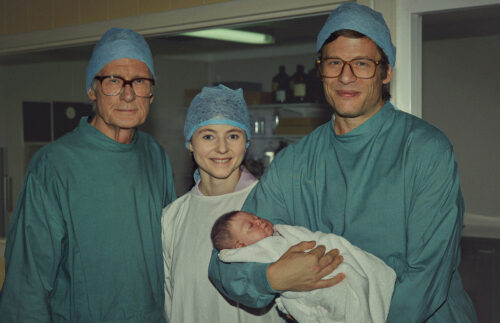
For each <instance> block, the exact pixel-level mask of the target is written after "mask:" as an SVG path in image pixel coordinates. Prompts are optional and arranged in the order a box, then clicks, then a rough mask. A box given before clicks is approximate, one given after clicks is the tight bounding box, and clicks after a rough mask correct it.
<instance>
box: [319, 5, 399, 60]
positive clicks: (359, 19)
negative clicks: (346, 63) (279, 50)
mask: <svg viewBox="0 0 500 323" xmlns="http://www.w3.org/2000/svg"><path fill="white" fill-rule="evenodd" d="M342 29H350V30H354V31H357V32H359V33H362V34H363V35H365V36H367V37H369V38H370V39H371V40H373V41H374V42H375V44H377V45H378V46H379V47H380V48H382V50H383V51H384V53H385V55H387V57H388V58H389V64H391V66H392V68H394V64H395V63H396V47H394V45H393V44H392V41H391V33H390V31H389V28H388V27H387V25H386V24H385V21H384V17H383V16H382V14H381V13H380V12H377V11H375V10H373V9H371V8H369V7H367V6H364V5H360V4H357V3H353V2H350V3H345V4H342V5H340V6H339V7H337V8H336V9H335V10H333V11H332V13H331V14H330V16H329V17H328V19H327V20H326V22H325V24H324V25H323V28H321V31H320V32H319V34H318V39H317V41H316V52H319V51H320V50H321V47H323V45H324V44H325V41H326V40H327V39H328V38H329V37H330V35H331V34H333V33H334V32H336V31H338V30H342Z"/></svg>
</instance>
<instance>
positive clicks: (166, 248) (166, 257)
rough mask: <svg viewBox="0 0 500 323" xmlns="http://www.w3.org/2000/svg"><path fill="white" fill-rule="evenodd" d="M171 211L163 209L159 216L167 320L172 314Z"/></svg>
mask: <svg viewBox="0 0 500 323" xmlns="http://www.w3.org/2000/svg"><path fill="white" fill-rule="evenodd" d="M173 218H174V217H173V216H172V213H171V212H169V207H166V208H165V209H163V215H162V217H161V241H162V250H163V268H164V272H165V281H164V286H163V287H164V289H165V314H166V318H167V322H168V321H169V320H170V317H171V315H172V295H173V290H172V281H171V277H172V275H171V270H172V256H173V255H172V253H173V250H172V249H173V247H172V246H173V240H174V235H175V232H174V221H173Z"/></svg>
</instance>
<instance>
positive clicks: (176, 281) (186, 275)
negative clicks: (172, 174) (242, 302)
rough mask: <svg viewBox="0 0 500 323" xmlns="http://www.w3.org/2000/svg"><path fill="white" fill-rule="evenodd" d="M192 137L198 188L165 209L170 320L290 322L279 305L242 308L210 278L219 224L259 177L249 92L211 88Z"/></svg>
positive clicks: (199, 106)
mask: <svg viewBox="0 0 500 323" xmlns="http://www.w3.org/2000/svg"><path fill="white" fill-rule="evenodd" d="M184 136H185V138H186V147H187V148H188V149H189V151H190V152H191V153H192V154H193V157H194V160H195V162H196V164H197V166H198V169H197V170H196V172H195V181H196V184H195V186H194V187H193V188H192V189H191V191H189V192H188V193H186V194H185V195H183V196H182V197H180V198H179V199H177V200H176V201H175V202H173V203H172V204H170V205H169V206H168V207H166V208H165V209H164V210H163V217H162V240H163V259H164V266H165V312H166V316H167V321H169V322H193V323H195V322H217V323H219V322H228V323H234V322H283V320H282V319H281V318H280V317H279V314H278V312H277V310H276V309H275V308H274V306H273V308H270V309H266V310H264V311H262V310H261V311H259V312H256V311H255V310H249V309H246V310H245V309H242V308H240V307H239V306H238V304H235V303H234V302H232V301H229V300H226V299H225V298H224V297H223V296H222V295H221V294H220V293H219V292H218V291H217V289H216V288H215V287H214V286H213V285H212V284H211V282H210V281H209V279H208V264H209V261H210V255H211V252H212V243H211V241H210V230H211V228H212V225H213V224H214V222H215V220H216V219H217V218H218V217H219V216H220V215H221V214H223V213H226V212H229V211H232V210H239V209H240V208H241V206H242V205H243V202H244V201H245V199H246V197H247V195H248V193H250V191H251V190H252V188H253V187H254V186H255V184H256V182H257V180H256V179H255V177H254V176H253V175H252V174H250V173H249V172H248V170H246V168H245V167H244V166H242V162H243V159H244V156H245V151H246V148H247V147H248V145H249V140H250V120H249V117H248V111H247V107H246V104H245V100H244V99H243V91H242V90H241V89H238V90H231V89H229V88H227V87H225V86H223V85H219V86H217V87H205V88H203V89H202V91H201V93H199V94H198V95H197V96H196V97H195V98H194V99H193V101H192V102H191V104H190V106H189V109H188V112H187V116H186V123H185V125H184Z"/></svg>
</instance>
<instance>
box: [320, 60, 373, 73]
mask: <svg viewBox="0 0 500 323" xmlns="http://www.w3.org/2000/svg"><path fill="white" fill-rule="evenodd" d="M345 65H348V66H349V67H350V68H351V71H352V73H353V74H354V76H356V77H358V78H372V77H373V76H374V75H375V70H376V68H377V63H376V62H374V61H372V60H370V59H365V58H359V59H353V60H351V61H344V60H342V59H340V58H326V59H322V60H321V61H320V71H321V74H322V75H323V76H325V77H338V76H340V74H341V73H342V71H343V70H344V69H345V68H346V67H345Z"/></svg>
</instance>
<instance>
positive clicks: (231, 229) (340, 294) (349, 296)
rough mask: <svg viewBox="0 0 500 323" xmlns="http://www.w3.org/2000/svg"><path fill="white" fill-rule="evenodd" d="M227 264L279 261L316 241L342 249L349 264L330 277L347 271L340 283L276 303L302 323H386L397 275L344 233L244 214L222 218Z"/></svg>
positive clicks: (219, 240)
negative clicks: (298, 246)
mask: <svg viewBox="0 0 500 323" xmlns="http://www.w3.org/2000/svg"><path fill="white" fill-rule="evenodd" d="M211 239H212V242H213V245H214V247H215V248H216V249H217V250H219V251H220V252H219V258H220V259H221V260H222V261H224V262H261V263H271V262H275V261H277V260H278V259H279V258H280V257H281V255H282V254H283V253H285V252H286V251H287V250H288V249H289V248H290V247H291V246H294V245H296V244H298V243H299V242H301V241H312V240H314V241H316V243H317V245H325V246H326V249H327V250H331V249H334V248H337V249H339V250H340V253H341V255H342V256H343V257H344V262H343V263H342V264H340V265H339V267H338V268H337V269H336V270H334V271H333V273H332V274H330V275H328V276H327V277H325V278H330V277H333V276H334V275H336V274H338V273H340V272H343V273H344V274H345V275H346V278H345V279H344V280H343V281H342V282H340V283H339V284H337V285H335V286H333V287H330V288H326V289H317V290H312V291H308V292H292V291H284V292H282V293H281V295H280V297H278V298H277V299H276V304H277V306H278V308H279V309H280V311H282V312H283V313H285V314H290V315H291V316H293V318H294V319H296V320H297V321H298V322H381V323H382V322H385V321H386V319H387V314H388V313H389V305H390V303H391V297H392V292H393V290H394V282H395V279H396V274H395V272H394V270H392V269H391V268H390V267H388V266H387V265H386V264H385V263H384V262H383V261H382V260H380V259H379V258H377V257H375V256H374V255H372V254H370V253H368V252H365V251H363V250H361V249H359V248H357V247H355V246H353V245H352V244H350V243H349V242H348V241H347V240H346V239H344V238H343V237H340V236H338V235H335V234H332V233H329V234H326V233H322V232H320V231H317V232H311V231H310V230H308V229H306V228H304V227H300V226H290V225H281V224H276V225H273V224H272V223H271V222H270V221H268V220H266V219H262V218H260V217H258V216H256V215H254V214H251V213H248V212H244V211H232V212H229V213H226V214H224V215H222V216H221V217H220V218H219V219H217V221H216V222H215V223H214V226H213V227H212V232H211Z"/></svg>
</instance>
